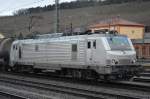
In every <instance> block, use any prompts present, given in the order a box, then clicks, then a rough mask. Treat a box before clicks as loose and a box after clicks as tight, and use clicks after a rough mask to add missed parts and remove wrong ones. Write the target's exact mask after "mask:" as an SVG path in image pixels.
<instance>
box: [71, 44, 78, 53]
mask: <svg viewBox="0 0 150 99" xmlns="http://www.w3.org/2000/svg"><path fill="white" fill-rule="evenodd" d="M72 52H77V44H72Z"/></svg>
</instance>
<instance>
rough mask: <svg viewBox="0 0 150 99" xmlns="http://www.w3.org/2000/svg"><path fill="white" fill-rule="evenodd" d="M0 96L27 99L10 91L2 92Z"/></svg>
mask: <svg viewBox="0 0 150 99" xmlns="http://www.w3.org/2000/svg"><path fill="white" fill-rule="evenodd" d="M0 98H1V99H26V98H25V97H22V96H19V95H16V94H11V93H8V92H0Z"/></svg>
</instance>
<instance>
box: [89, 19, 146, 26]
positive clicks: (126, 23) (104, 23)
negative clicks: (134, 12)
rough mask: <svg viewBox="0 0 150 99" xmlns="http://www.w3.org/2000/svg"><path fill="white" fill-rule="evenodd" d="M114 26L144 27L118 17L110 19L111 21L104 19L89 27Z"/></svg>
mask: <svg viewBox="0 0 150 99" xmlns="http://www.w3.org/2000/svg"><path fill="white" fill-rule="evenodd" d="M114 25H122V26H139V27H144V24H140V23H136V22H132V21H128V20H125V19H122V18H119V17H116V18H111V19H105V20H102V21H100V22H98V23H97V24H93V25H90V28H96V27H108V26H114Z"/></svg>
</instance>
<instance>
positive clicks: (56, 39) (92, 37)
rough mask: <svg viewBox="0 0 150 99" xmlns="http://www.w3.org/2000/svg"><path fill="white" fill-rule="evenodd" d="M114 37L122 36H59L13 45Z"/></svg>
mask: <svg viewBox="0 0 150 99" xmlns="http://www.w3.org/2000/svg"><path fill="white" fill-rule="evenodd" d="M115 36H124V35H114V34H92V35H75V36H61V37H57V38H41V39H40V38H39V39H24V40H16V41H14V43H13V44H17V43H42V42H53V41H54V42H61V41H77V40H80V41H81V40H85V39H96V38H99V37H115Z"/></svg>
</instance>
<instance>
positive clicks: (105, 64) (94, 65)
mask: <svg viewBox="0 0 150 99" xmlns="http://www.w3.org/2000/svg"><path fill="white" fill-rule="evenodd" d="M10 68H11V70H14V71H26V72H31V71H36V72H55V73H57V74H58V75H60V76H67V77H75V78H85V79H89V78H94V79H113V80H114V79H124V78H125V79H127V78H128V79H129V78H131V77H133V76H135V75H138V73H139V72H140V70H141V66H140V65H138V64H137V62H136V52H135V50H134V47H133V45H132V42H131V40H130V39H129V38H128V37H127V36H123V35H118V34H117V35H116V34H107V33H106V34H90V35H88V34H86V35H73V36H63V35H62V36H58V37H51V36H50V37H48V36H46V38H42V37H41V38H36V39H25V40H16V41H14V42H13V43H12V46H11V50H10Z"/></svg>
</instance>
